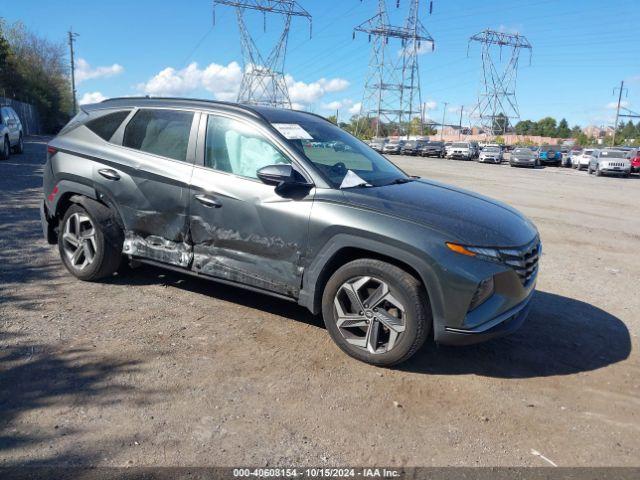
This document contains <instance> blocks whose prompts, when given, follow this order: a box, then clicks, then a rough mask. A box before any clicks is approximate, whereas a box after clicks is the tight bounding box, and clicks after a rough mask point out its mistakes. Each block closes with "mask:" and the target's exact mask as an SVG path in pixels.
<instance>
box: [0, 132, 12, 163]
mask: <svg viewBox="0 0 640 480" xmlns="http://www.w3.org/2000/svg"><path fill="white" fill-rule="evenodd" d="M10 156H11V144H10V143H9V138H8V137H4V139H3V140H2V149H1V150H0V160H6V159H8V158H9V157H10Z"/></svg>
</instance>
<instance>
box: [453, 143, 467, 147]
mask: <svg viewBox="0 0 640 480" xmlns="http://www.w3.org/2000/svg"><path fill="white" fill-rule="evenodd" d="M452 147H453V148H469V144H468V143H454V144H453V145H452Z"/></svg>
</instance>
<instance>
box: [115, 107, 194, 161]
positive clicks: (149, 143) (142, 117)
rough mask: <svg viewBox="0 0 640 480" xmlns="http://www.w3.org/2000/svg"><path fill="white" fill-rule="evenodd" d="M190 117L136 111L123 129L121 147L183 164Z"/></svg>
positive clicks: (170, 112) (178, 113)
mask: <svg viewBox="0 0 640 480" xmlns="http://www.w3.org/2000/svg"><path fill="white" fill-rule="evenodd" d="M193 115H194V114H193V112H185V111H180V110H161V109H158V110H151V109H149V110H140V111H138V113H136V115H135V116H134V117H133V118H132V119H131V121H130V122H129V124H128V125H127V128H125V131H124V141H123V142H122V145H124V146H125V147H129V148H134V149H136V150H141V151H143V152H147V153H152V154H154V155H160V156H162V157H167V158H172V159H174V160H180V161H183V162H184V161H186V159H187V146H188V144H189V135H190V133H191V124H192V123H193Z"/></svg>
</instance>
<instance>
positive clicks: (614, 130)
mask: <svg viewBox="0 0 640 480" xmlns="http://www.w3.org/2000/svg"><path fill="white" fill-rule="evenodd" d="M616 90H617V89H616V88H614V89H613V93H614V94H615V92H616ZM623 90H624V80H622V81H621V82H620V91H619V92H618V106H617V107H616V123H614V125H613V135H612V136H611V146H612V147H613V146H614V145H615V144H616V132H617V131H618V121H619V120H620V103H622V91H623Z"/></svg>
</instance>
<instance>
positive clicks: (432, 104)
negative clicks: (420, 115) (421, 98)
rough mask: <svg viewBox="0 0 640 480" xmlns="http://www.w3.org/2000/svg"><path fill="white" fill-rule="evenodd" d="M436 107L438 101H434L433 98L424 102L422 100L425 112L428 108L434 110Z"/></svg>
mask: <svg viewBox="0 0 640 480" xmlns="http://www.w3.org/2000/svg"><path fill="white" fill-rule="evenodd" d="M436 108H438V102H436V101H435V100H427V101H426V102H424V110H425V112H426V111H429V110H435V109H436Z"/></svg>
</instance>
